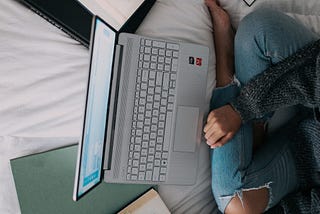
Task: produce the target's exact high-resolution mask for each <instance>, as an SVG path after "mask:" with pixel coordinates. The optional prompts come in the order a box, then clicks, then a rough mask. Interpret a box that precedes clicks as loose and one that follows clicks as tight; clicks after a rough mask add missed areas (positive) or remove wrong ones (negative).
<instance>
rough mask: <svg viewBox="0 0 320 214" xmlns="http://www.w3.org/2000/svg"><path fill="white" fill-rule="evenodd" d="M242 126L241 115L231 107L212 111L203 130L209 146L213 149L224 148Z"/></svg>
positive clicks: (227, 106)
mask: <svg viewBox="0 0 320 214" xmlns="http://www.w3.org/2000/svg"><path fill="white" fill-rule="evenodd" d="M240 126H241V118H240V115H239V114H238V113H237V112H236V111H235V110H234V109H233V108H232V107H231V106H230V105H225V106H222V107H220V108H218V109H216V110H213V111H211V112H210V113H209V115H208V118H207V124H206V125H205V127H204V129H203V131H204V133H205V138H206V140H207V144H208V145H209V146H210V147H211V148H212V149H214V148H217V147H221V146H223V145H224V144H226V143H227V142H228V141H229V140H231V139H232V138H233V136H234V135H235V134H236V133H237V131H238V130H239V129H240Z"/></svg>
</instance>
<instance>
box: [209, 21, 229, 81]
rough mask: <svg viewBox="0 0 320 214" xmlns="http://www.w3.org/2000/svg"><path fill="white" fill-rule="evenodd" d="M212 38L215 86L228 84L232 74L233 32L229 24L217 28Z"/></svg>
mask: <svg viewBox="0 0 320 214" xmlns="http://www.w3.org/2000/svg"><path fill="white" fill-rule="evenodd" d="M213 38H214V44H215V53H216V80H217V87H223V86H226V85H228V84H230V82H231V81H232V79H233V74H234V51H233V50H234V47H233V44H234V41H233V40H234V32H233V29H232V27H231V25H230V26H229V27H228V28H227V29H217V30H216V31H215V32H214V36H213Z"/></svg>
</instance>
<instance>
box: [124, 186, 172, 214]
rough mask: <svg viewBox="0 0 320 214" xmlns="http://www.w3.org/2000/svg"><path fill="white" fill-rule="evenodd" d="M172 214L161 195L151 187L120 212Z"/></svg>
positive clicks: (128, 213)
mask: <svg viewBox="0 0 320 214" xmlns="http://www.w3.org/2000/svg"><path fill="white" fill-rule="evenodd" d="M146 213H149V214H170V211H169V209H168V208H167V206H166V205H165V204H164V202H163V201H162V199H161V198H160V195H159V194H158V193H157V192H156V191H155V190H154V189H151V190H149V191H148V192H146V193H145V194H143V195H142V196H141V197H140V198H138V199H137V200H135V201H134V202H132V203H131V204H129V205H128V206H127V207H126V208H124V209H123V210H121V211H120V212H118V214H146Z"/></svg>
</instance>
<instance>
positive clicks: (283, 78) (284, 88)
mask: <svg viewBox="0 0 320 214" xmlns="http://www.w3.org/2000/svg"><path fill="white" fill-rule="evenodd" d="M230 104H231V105H232V107H233V108H234V109H235V110H236V111H237V112H238V113H239V114H240V116H241V118H242V121H243V123H245V122H247V121H249V120H253V119H257V118H261V117H263V116H264V115H266V114H267V113H269V112H273V111H275V110H277V109H279V108H282V107H286V106H292V105H297V104H300V105H303V106H305V107H308V109H315V111H314V112H312V110H311V111H309V112H308V111H307V110H306V112H307V113H306V115H305V116H303V117H301V114H300V115H299V117H300V118H301V120H300V121H298V122H297V123H295V124H291V127H290V128H291V129H292V132H291V133H293V134H292V136H291V137H292V141H293V142H294V143H295V146H296V147H297V151H299V152H297V154H296V160H297V171H298V176H299V178H300V180H301V182H300V183H301V188H300V191H299V192H296V193H291V194H290V195H288V196H286V197H285V198H284V199H283V200H281V202H280V203H279V204H278V206H276V207H274V208H272V209H271V210H269V211H268V212H267V213H294V214H295V213H320V176H319V172H320V122H319V121H320V120H319V117H318V118H315V117H314V116H315V115H318V116H319V106H320V40H318V41H316V42H314V43H313V44H310V45H308V46H306V47H304V48H303V49H301V50H299V51H298V52H297V53H295V54H294V55H292V56H290V57H288V58H287V59H285V60H283V61H282V62H280V63H278V64H276V65H274V66H272V67H270V68H269V69H267V70H266V71H265V72H263V73H262V74H260V75H258V76H257V77H255V78H254V79H253V80H252V81H250V82H249V83H248V84H247V85H246V86H244V87H243V88H242V89H241V92H240V95H239V96H238V97H237V98H236V99H235V100H233V101H232V102H231V103H230ZM306 109H307V108H306ZM304 113H305V112H304Z"/></svg>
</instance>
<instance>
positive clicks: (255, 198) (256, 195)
mask: <svg viewBox="0 0 320 214" xmlns="http://www.w3.org/2000/svg"><path fill="white" fill-rule="evenodd" d="M240 197H241V198H240ZM268 202H269V191H268V189H267V188H261V189H256V190H250V191H244V192H243V193H242V196H238V195H236V196H234V197H233V198H232V199H231V201H230V203H229V204H228V205H227V206H226V208H225V210H224V212H225V213H226V214H233V213H236V214H242V213H243V214H255V213H256V214H258V213H263V212H264V211H265V210H266V208H267V206H268Z"/></svg>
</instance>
